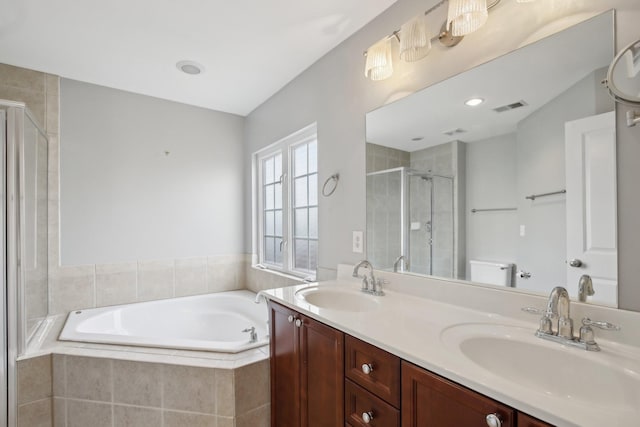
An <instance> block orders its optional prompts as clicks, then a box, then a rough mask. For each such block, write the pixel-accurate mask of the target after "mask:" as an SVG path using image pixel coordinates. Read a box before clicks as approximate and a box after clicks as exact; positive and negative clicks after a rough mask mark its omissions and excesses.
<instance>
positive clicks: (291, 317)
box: [287, 315, 293, 323]
mask: <svg viewBox="0 0 640 427" xmlns="http://www.w3.org/2000/svg"><path fill="white" fill-rule="evenodd" d="M287 321H288V322H289V323H293V316H292V315H289V317H287Z"/></svg>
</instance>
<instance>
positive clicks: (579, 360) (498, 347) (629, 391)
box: [440, 323, 640, 409]
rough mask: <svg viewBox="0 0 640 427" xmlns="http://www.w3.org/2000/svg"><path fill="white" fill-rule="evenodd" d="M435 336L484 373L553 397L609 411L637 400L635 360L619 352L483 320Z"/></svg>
mask: <svg viewBox="0 0 640 427" xmlns="http://www.w3.org/2000/svg"><path fill="white" fill-rule="evenodd" d="M440 338H441V340H442V342H443V344H445V346H447V347H449V348H450V349H451V350H454V351H455V352H457V353H458V355H459V356H462V357H463V358H465V359H466V360H467V361H470V362H472V363H473V364H474V365H476V366H477V367H480V368H481V369H483V370H485V371H486V372H488V373H490V374H493V375H495V376H498V377H499V378H500V379H502V380H506V381H511V382H513V383H516V384H518V385H519V386H521V387H525V388H527V389H528V390H532V391H537V392H540V393H544V394H546V395H548V396H550V397H553V398H556V399H568V400H570V401H572V402H574V403H578V404H584V405H590V406H600V405H601V406H606V407H607V408H609V409H611V408H612V407H618V408H621V409H622V408H629V406H637V404H638V402H640V364H639V363H638V361H637V359H634V358H633V357H628V356H626V355H624V354H621V353H615V352H613V351H611V350H603V351H602V352H588V351H585V350H580V349H576V348H571V347H567V346H563V345H560V344H557V343H552V342H547V341H543V340H541V339H539V338H536V337H535V336H534V331H533V330H530V329H529V328H521V327H516V326H510V325H497V324H488V323H487V324H483V323H469V324H460V325H454V326H452V327H449V328H446V329H445V330H444V331H443V332H442V333H441V336H440Z"/></svg>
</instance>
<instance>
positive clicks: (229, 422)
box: [217, 417, 236, 427]
mask: <svg viewBox="0 0 640 427" xmlns="http://www.w3.org/2000/svg"><path fill="white" fill-rule="evenodd" d="M217 421H218V426H217V427H235V426H236V419H235V418H234V417H218V418H217Z"/></svg>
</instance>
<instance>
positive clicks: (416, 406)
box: [402, 362, 515, 427]
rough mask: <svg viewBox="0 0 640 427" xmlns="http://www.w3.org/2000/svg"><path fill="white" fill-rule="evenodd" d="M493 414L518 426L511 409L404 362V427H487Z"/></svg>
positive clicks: (505, 426)
mask: <svg viewBox="0 0 640 427" xmlns="http://www.w3.org/2000/svg"><path fill="white" fill-rule="evenodd" d="M489 414H497V416H499V417H500V419H501V420H502V426H503V427H514V425H515V422H514V418H515V411H514V410H513V409H511V408H510V407H508V406H506V405H503V404H501V403H499V402H496V401H494V400H492V399H489V398H488V397H485V396H483V395H481V394H478V393H476V392H474V391H471V390H469V389H467V388H464V387H462V386H460V385H458V384H455V383H453V382H451V381H448V380H445V379H444V378H441V377H439V376H437V375H434V374H432V373H430V372H428V371H426V370H424V369H422V368H419V367H417V366H414V365H412V364H410V363H407V362H402V427H436V426H437V427H461V426H464V427H484V426H486V425H487V422H486V416H487V415H489Z"/></svg>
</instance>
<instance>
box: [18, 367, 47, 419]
mask: <svg viewBox="0 0 640 427" xmlns="http://www.w3.org/2000/svg"><path fill="white" fill-rule="evenodd" d="M17 366H18V368H17V369H18V372H17V374H18V427H40V426H43V427H44V426H47V427H50V426H51V414H52V404H53V401H52V396H53V387H52V384H53V377H52V356H51V355H45V356H39V357H34V358H31V359H27V360H22V361H20V362H18V364H17Z"/></svg>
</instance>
